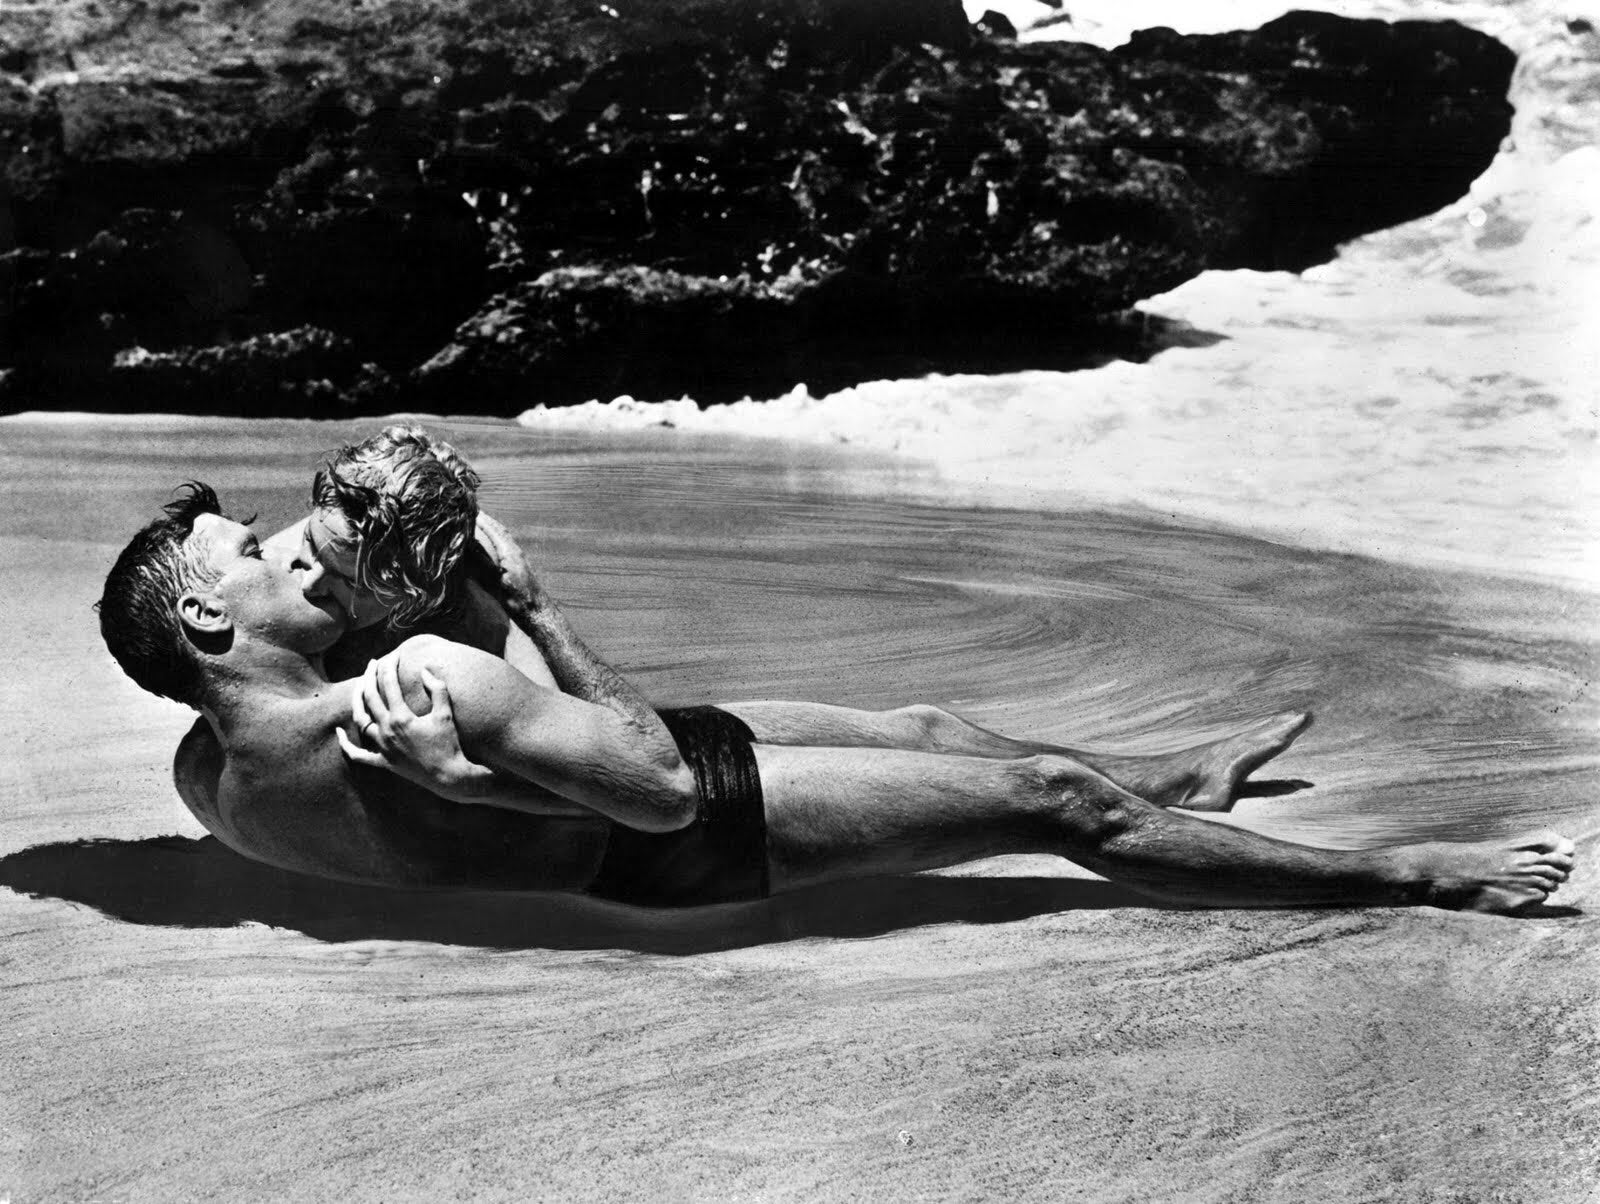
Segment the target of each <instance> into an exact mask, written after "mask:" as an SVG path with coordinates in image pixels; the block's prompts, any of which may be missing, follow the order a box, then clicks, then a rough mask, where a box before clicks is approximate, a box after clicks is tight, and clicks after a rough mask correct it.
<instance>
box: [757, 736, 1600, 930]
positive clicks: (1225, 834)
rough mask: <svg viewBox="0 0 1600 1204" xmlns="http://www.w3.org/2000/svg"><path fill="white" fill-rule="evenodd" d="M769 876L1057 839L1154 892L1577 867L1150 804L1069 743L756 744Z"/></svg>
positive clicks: (1277, 892)
mask: <svg viewBox="0 0 1600 1204" xmlns="http://www.w3.org/2000/svg"><path fill="white" fill-rule="evenodd" d="M756 757H757V760H758V762H759V763H760V766H761V780H762V789H763V792H764V794H765V798H766V817H767V847H768V855H769V856H768V860H769V865H770V868H771V873H772V881H773V888H774V889H775V890H793V889H797V888H800V887H806V886H814V885H817V884H820V883H825V882H829V881H834V880H837V879H841V878H849V877H861V876H869V875H876V874H898V873H909V872H914V871H918V870H926V869H935V868H938V867H941V866H948V865H954V864H958V863H960V862H964V861H972V860H976V859H979V858H983V857H992V856H997V855H999V854H1004V853H1054V854H1057V855H1059V856H1062V857H1066V858H1068V859H1069V860H1071V861H1073V862H1075V863H1077V864H1078V865H1081V866H1083V867H1084V868H1086V869H1090V870H1093V871H1094V872H1096V873H1098V874H1102V875H1104V876H1105V877H1107V878H1110V879H1111V880H1112V881H1114V882H1118V883H1121V884H1123V885H1125V886H1128V887H1130V888H1132V889H1135V890H1137V891H1140V892H1141V893H1143V894H1146V895H1149V896H1151V897H1153V898H1155V899H1159V900H1163V901H1166V902H1171V903H1179V904H1186V905H1198V906H1213V907H1224V906H1225V907H1279V906H1303V905H1319V904H1320V905H1362V904H1377V905H1394V904H1407V903H1431V904H1436V905H1439V906H1447V907H1464V908H1475V909H1479V910H1486V911H1514V910H1517V909H1519V908H1523V907H1527V906H1529V905H1532V904H1535V903H1538V902H1542V901H1543V900H1544V899H1545V898H1546V897H1547V896H1548V895H1549V894H1550V892H1552V891H1554V890H1555V889H1556V888H1557V887H1558V886H1559V885H1560V884H1561V883H1562V882H1563V881H1565V880H1566V877H1567V875H1568V873H1569V872H1570V871H1571V869H1572V852H1573V847H1572V842H1571V841H1568V840H1564V839H1563V838H1561V837H1559V836H1556V835H1554V834H1552V833H1543V832H1539V833H1531V834H1529V835H1527V836H1524V837H1520V838H1517V839H1514V840H1510V841H1489V842H1484V843H1478V844H1449V843H1435V844H1416V845H1404V846H1395V847H1392V848H1385V849H1374V850H1364V851H1344V850H1332V849H1317V848H1311V847H1309V846H1305V845H1297V844H1291V843H1289V842H1287V841H1282V840H1274V839H1272V838H1270V837H1266V836H1260V835H1257V834H1255V833H1253V832H1248V831H1244V830H1242V829H1239V828H1233V827H1229V826H1227V825H1224V824H1219V823H1215V822H1212V821H1209V820H1204V819H1199V818H1196V817H1193V816H1189V815H1184V814H1183V813H1181V812H1174V811H1169V810H1165V809H1163V808H1160V807H1156V806H1154V805H1152V804H1150V803H1148V802H1145V801H1144V800H1142V799H1139V798H1135V797H1134V796H1133V795H1131V794H1129V793H1128V792H1127V791H1125V790H1122V789H1120V788H1119V787H1118V786H1116V785H1115V784H1114V783H1113V782H1111V781H1110V780H1108V779H1107V778H1105V777H1104V776H1102V775H1100V774H1098V773H1096V772H1094V771H1093V770H1091V769H1088V768H1086V767H1085V766H1083V765H1081V764H1079V763H1077V762H1076V761H1073V760H1071V759H1069V758H1064V757H1058V756H1053V755H1042V756H1037V757H1025V758H1018V759H1014V760H997V759H990V758H977V757H959V756H946V755H940V754H929V753H918V752H906V751H899V750H888V749H859V748H857V749H850V748H795V747H784V746H773V745H757V746H756Z"/></svg>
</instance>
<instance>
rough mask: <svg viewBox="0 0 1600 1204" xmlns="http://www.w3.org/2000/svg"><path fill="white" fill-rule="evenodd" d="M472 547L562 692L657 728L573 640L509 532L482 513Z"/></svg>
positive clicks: (635, 696)
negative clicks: (495, 575) (476, 547)
mask: <svg viewBox="0 0 1600 1204" xmlns="http://www.w3.org/2000/svg"><path fill="white" fill-rule="evenodd" d="M478 543H479V549H480V550H481V551H482V552H483V553H484V559H485V560H488V561H491V562H492V564H493V567H494V569H495V571H496V572H497V573H498V578H497V580H496V581H494V582H492V584H494V585H496V586H497V587H498V593H499V596H500V604H501V605H502V606H504V607H505V610H506V614H507V615H509V616H510V617H511V620H512V622H514V623H515V624H516V625H517V626H518V627H520V628H521V629H522V630H523V631H525V632H527V633H528V635H529V636H530V637H531V638H532V640H533V642H534V643H535V644H536V645H538V648H539V651H540V652H542V653H544V658H545V662H546V663H547V664H548V665H549V667H550V672H551V674H552V675H554V677H555V679H556V684H557V685H559V686H560V687H561V689H562V691H563V692H564V693H567V694H570V695H572V696H573V697H574V698H581V699H583V700H584V701H585V702H591V703H594V704H595V705H596V706H603V707H609V708H610V709H612V710H614V711H616V712H617V713H618V714H620V715H622V716H623V717H624V718H625V719H627V720H628V721H629V722H631V723H633V724H635V725H637V726H639V727H641V728H656V727H660V724H661V720H660V719H659V718H658V717H657V715H656V713H655V710H654V709H653V708H652V707H651V706H650V704H649V703H648V702H646V701H645V699H644V696H643V695H642V694H640V693H639V691H638V690H636V689H634V688H633V686H632V685H630V684H629V683H628V682H627V681H626V680H625V679H624V678H623V677H622V675H621V674H619V673H618V672H617V671H616V670H615V669H613V668H612V667H611V666H610V665H608V664H606V663H605V662H604V661H603V660H601V659H600V658H599V657H598V656H596V655H595V654H594V653H593V652H592V651H591V650H590V649H589V646H588V645H587V644H585V643H584V642H583V641H582V640H581V639H579V638H578V633H577V632H575V631H574V630H573V629H572V626H571V624H569V623H568V622H567V617H566V616H565V615H564V614H562V613H561V610H560V608H559V607H557V606H556V604H555V599H553V598H551V597H550V595H549V594H548V593H546V592H545V589H544V586H542V585H541V584H540V583H539V580H538V578H536V577H535V576H534V574H533V570H532V568H531V567H530V566H529V564H528V560H527V557H526V556H524V555H523V552H522V549H521V548H520V547H518V546H517V541H516V540H515V539H513V538H512V537H511V534H510V532H508V531H507V530H506V529H505V527H504V526H503V525H502V524H501V523H499V522H498V521H496V520H495V519H493V518H490V517H489V516H488V515H487V514H479V515H478ZM663 730H665V729H663ZM669 739H670V737H669Z"/></svg>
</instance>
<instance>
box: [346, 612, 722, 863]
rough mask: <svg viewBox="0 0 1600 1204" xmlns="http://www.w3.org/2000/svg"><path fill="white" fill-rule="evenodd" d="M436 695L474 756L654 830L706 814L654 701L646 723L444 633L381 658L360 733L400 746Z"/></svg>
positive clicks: (381, 744) (364, 692)
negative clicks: (545, 684) (543, 683)
mask: <svg viewBox="0 0 1600 1204" xmlns="http://www.w3.org/2000/svg"><path fill="white" fill-rule="evenodd" d="M430 678H431V679H432V680H431V681H430V680H429V679H430ZM430 695H431V697H430ZM436 699H437V700H440V701H443V702H445V703H446V704H447V705H448V706H449V708H450V713H451V716H452V718H453V720H454V727H455V730H456V732H457V733H458V736H459V743H460V748H461V750H462V751H463V752H464V754H465V756H466V757H470V758H471V760H472V761H475V762H478V763H480V764H482V765H487V766H490V767H492V768H495V769H499V770H502V771H504V772H507V773H510V774H513V775H515V776H516V777H518V778H520V779H522V780H523V781H525V782H529V783H532V784H533V785H535V786H538V787H541V788H543V789H544V790H546V791H549V792H552V793H554V794H556V795H559V796H560V797H562V798H564V799H567V800H570V801H571V802H573V803H578V804H580V805H582V806H583V807H585V808H588V809H590V810H591V811H596V812H599V813H601V814H602V815H606V816H608V817H609V818H611V819H614V820H616V821H617V822H618V823H622V824H626V825H628V826H629V827H633V828H638V829H641V830H643V831H647V832H670V831H674V830H676V829H678V828H681V827H683V826H685V825H686V824H688V823H689V822H690V821H691V820H692V819H693V818H694V816H695V814H696V811H697V807H698V796H697V793H696V790H695V785H694V777H693V775H692V774H691V773H690V771H689V768H688V766H686V765H685V764H684V763H683V759H682V758H681V757H680V756H679V754H678V748H677V745H676V744H674V743H673V740H672V737H671V735H670V734H669V733H668V732H667V731H666V729H665V728H664V727H663V726H662V725H661V722H660V720H659V719H656V717H655V713H654V712H653V711H652V712H651V713H650V715H651V718H652V720H654V723H653V724H652V725H650V726H649V727H641V726H639V725H637V724H635V723H634V722H632V721H631V720H630V719H629V718H627V717H626V716H625V715H623V714H621V713H619V712H618V711H617V710H614V709H612V708H610V707H605V706H599V705H596V704H594V703H590V702H586V701H584V700H582V699H578V698H573V697H571V696H569V695H566V694H562V693H560V692H558V691H555V690H548V689H543V688H541V687H539V686H536V685H534V684H533V683H532V682H530V681H529V680H528V679H527V678H525V677H523V676H522V675H521V674H520V673H518V672H516V671H515V670H514V669H512V668H511V667H510V666H509V665H507V664H506V663H505V662H504V661H502V660H500V659H498V658H497V657H493V656H490V655H488V654H487V653H484V652H482V651H480V650H478V649H476V648H469V647H467V646H465V645H463V644H455V643H451V642H450V641H448V640H441V639H439V638H437V637H435V636H415V637H413V638H411V639H409V640H407V641H406V642H405V643H404V644H402V645H401V646H400V647H399V649H397V650H396V651H395V652H393V653H390V654H389V655H388V656H386V657H383V658H381V659H380V660H378V661H377V662H375V664H374V665H373V667H372V669H371V670H370V671H369V673H368V674H367V676H366V677H365V678H364V679H363V680H362V683H361V685H360V687H359V688H358V690H357V691H356V699H353V700H352V709H353V714H354V719H355V723H357V724H360V725H362V727H364V729H365V732H364V733H363V732H361V731H358V732H357V733H356V738H357V739H361V740H362V741H363V743H364V744H370V745H373V746H374V747H376V748H377V749H379V750H386V751H390V752H391V754H392V752H393V751H394V750H399V749H402V748H403V746H404V744H405V742H406V740H407V739H408V732H409V730H410V728H411V726H412V721H413V720H416V719H418V718H419V717H423V718H425V717H426V716H427V715H428V714H429V712H430V710H431V708H432V707H434V706H435V705H438V703H437V702H436V701H435V700H436ZM357 700H358V701H357ZM401 703H403V706H402V705H397V704H401ZM408 715H409V716H410V718H409V719H408V718H407V716H408ZM440 718H442V716H441V717H440ZM341 742H342V743H344V745H345V749H346V753H347V755H351V756H352V759H354V760H358V761H361V762H362V763H365V764H383V765H384V767H386V768H391V769H395V770H396V771H397V772H403V770H402V768H401V767H400V766H397V765H395V764H392V763H390V762H389V758H386V757H380V758H378V759H377V760H373V759H369V758H372V757H373V756H374V754H373V753H372V752H371V751H369V750H365V749H363V748H359V747H357V746H356V745H355V744H354V742H353V741H352V740H350V739H348V738H346V737H341ZM363 753H365V756H363V755H362V754H363ZM405 776H411V775H410V774H409V773H406V774H405ZM413 780H420V779H415V778H413ZM423 784H424V785H427V784H428V783H427V781H423ZM429 788H430V789H431V788H432V787H431V786H430V787H429ZM474 801H480V802H492V801H493V800H492V799H489V798H479V799H475V800H474ZM500 805H503V804H500ZM518 809H527V808H524V807H519V808H518Z"/></svg>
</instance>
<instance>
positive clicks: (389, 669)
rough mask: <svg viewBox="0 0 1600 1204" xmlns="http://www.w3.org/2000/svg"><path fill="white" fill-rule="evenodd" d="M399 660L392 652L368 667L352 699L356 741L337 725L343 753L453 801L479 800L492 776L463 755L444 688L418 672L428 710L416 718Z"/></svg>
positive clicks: (490, 784)
mask: <svg viewBox="0 0 1600 1204" xmlns="http://www.w3.org/2000/svg"><path fill="white" fill-rule="evenodd" d="M398 662H399V653H398V652H391V653H389V654H388V655H387V656H384V657H381V658H379V659H378V660H375V661H371V662H369V663H368V665H367V672H366V674H365V675H364V676H363V677H362V679H361V686H360V688H359V689H357V690H356V691H355V693H354V695H353V697H352V699H351V705H350V719H351V728H352V729H353V730H354V731H355V733H356V735H355V739H352V738H351V737H350V735H349V734H347V733H346V731H345V729H344V728H342V727H341V728H339V729H337V731H336V734H337V736H338V739H339V746H340V747H341V748H342V749H344V755H345V756H346V757H348V758H349V759H350V760H351V761H354V762H355V763H356V764H357V765H367V766H371V767H372V768H374V769H387V770H388V771H389V772H390V773H394V774H398V775H399V776H400V777H402V778H405V779H406V780H407V781H410V782H415V783H416V784H417V785H419V786H422V787H424V788H426V789H428V790H431V791H432V792H433V793H434V794H437V795H439V796H441V797H443V798H447V799H450V800H452V801H454V802H458V803H476V802H480V801H482V800H483V798H484V796H485V795H487V794H490V793H492V791H493V787H494V785H495V773H494V770H492V769H489V768H486V767H485V766H482V765H479V764H476V763H475V762H473V761H470V760H468V759H467V755H466V753H464V752H462V750H461V740H460V737H459V735H458V734H457V732H456V723H455V714H454V712H453V711H452V710H451V709H450V690H449V688H448V687H447V686H446V685H445V683H444V682H442V681H440V680H439V679H438V678H437V677H435V676H434V675H433V674H432V673H431V672H429V671H428V670H427V669H423V670H422V684H423V686H424V688H425V689H426V690H427V691H428V703H429V709H428V710H427V711H426V712H424V713H423V714H420V715H419V714H417V712H415V711H413V710H412V709H411V707H410V705H409V704H408V703H407V702H406V699H405V693H404V691H403V690H402V689H401V688H400V675H399V670H398V667H397V666H398ZM357 741H359V743H358V742H357Z"/></svg>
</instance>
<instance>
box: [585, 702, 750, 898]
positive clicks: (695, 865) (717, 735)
mask: <svg viewBox="0 0 1600 1204" xmlns="http://www.w3.org/2000/svg"><path fill="white" fill-rule="evenodd" d="M659 714H660V716H661V722H662V723H663V724H665V725H666V728H667V730H668V731H669V732H671V733H672V738H673V740H674V741H676V742H677V745H678V751H679V753H680V754H681V755H682V757H683V759H684V761H685V763H687V764H688V766H689V768H690V770H691V771H693V773H694V783H695V787H696V790H697V792H698V794H699V796H700V806H699V810H698V814H697V815H696V817H695V820H694V822H693V823H691V824H689V826H688V827H685V828H680V829H679V830H678V831H676V832H640V831H639V830H637V829H636V828H627V827H623V826H622V825H621V824H614V825H613V826H612V829H611V837H610V841H609V843H608V844H607V845H606V854H605V858H604V859H603V860H602V861H601V863H600V871H599V873H598V874H596V875H595V879H594V881H593V882H592V883H590V885H589V893H590V894H592V895H599V896H601V897H602V898H606V899H614V900H616V901H617V902H619V903H632V904H636V905H638V906H641V907H694V906H701V905H704V904H708V903H733V902H738V901H740V900H746V899H764V898H766V896H767V893H768V888H769V882H768V877H767V817H766V808H765V804H764V802H763V800H762V797H761V771H760V769H759V768H758V767H757V765H756V755H755V753H754V751H752V749H751V748H750V746H751V744H753V743H755V736H754V734H753V733H752V732H751V731H750V729H749V727H747V726H746V725H745V723H744V721H743V720H742V719H740V718H739V717H738V716H736V715H730V714H729V713H728V712H727V711H723V710H718V709H717V708H716V707H683V708H680V709H673V710H664V711H660V712H659Z"/></svg>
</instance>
